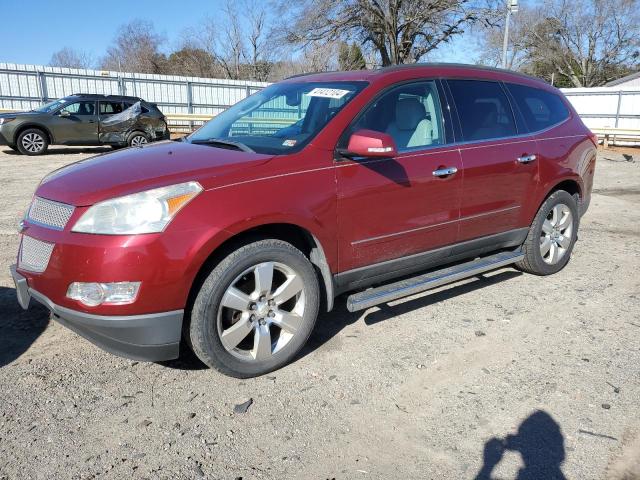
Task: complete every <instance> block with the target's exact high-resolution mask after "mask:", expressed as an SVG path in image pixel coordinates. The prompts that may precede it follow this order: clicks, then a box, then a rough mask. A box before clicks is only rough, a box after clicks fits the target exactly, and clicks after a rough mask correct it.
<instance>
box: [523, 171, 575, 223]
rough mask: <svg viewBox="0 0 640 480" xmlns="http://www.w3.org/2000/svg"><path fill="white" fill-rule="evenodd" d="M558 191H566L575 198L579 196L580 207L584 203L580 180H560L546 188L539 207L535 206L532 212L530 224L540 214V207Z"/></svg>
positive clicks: (570, 178)
mask: <svg viewBox="0 0 640 480" xmlns="http://www.w3.org/2000/svg"><path fill="white" fill-rule="evenodd" d="M558 190H564V191H565V192H567V193H569V194H570V195H571V196H573V197H576V196H577V197H578V198H577V199H576V203H578V206H579V203H580V202H581V201H582V198H583V188H582V186H581V185H580V182H579V180H578V178H574V177H568V178H563V179H560V180H558V181H556V182H555V183H552V184H551V185H548V186H547V187H546V188H545V190H544V195H543V196H542V197H541V198H540V200H539V201H538V203H537V205H536V206H535V210H533V212H531V215H530V216H529V224H531V223H532V222H533V219H534V218H535V216H536V214H537V213H538V210H540V207H541V206H542V204H543V203H544V202H545V201H546V200H547V198H549V197H550V196H551V195H553V194H554V193H555V192H557V191H558Z"/></svg>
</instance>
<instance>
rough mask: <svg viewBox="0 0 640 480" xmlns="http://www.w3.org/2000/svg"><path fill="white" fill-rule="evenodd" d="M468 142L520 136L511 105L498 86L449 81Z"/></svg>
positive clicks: (494, 83)
mask: <svg viewBox="0 0 640 480" xmlns="http://www.w3.org/2000/svg"><path fill="white" fill-rule="evenodd" d="M448 84H449V88H450V90H451V93H452V95H453V99H454V102H455V104H456V109H457V110H458V116H459V118H460V124H461V127H462V136H463V138H464V140H465V141H474V140H489V139H491V138H501V137H508V136H511V135H515V134H516V124H515V120H514V118H513V113H512V111H511V105H510V104H509V100H508V99H507V96H506V95H505V93H504V91H503V90H502V87H501V86H500V84H499V83H496V82H487V81H480V80H449V81H448Z"/></svg>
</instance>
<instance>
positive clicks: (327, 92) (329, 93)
mask: <svg viewBox="0 0 640 480" xmlns="http://www.w3.org/2000/svg"><path fill="white" fill-rule="evenodd" d="M347 93H349V90H341V89H339V88H314V89H313V90H311V91H310V92H309V93H307V95H308V96H310V97H324V98H342V97H344V96H345V95H346V94H347Z"/></svg>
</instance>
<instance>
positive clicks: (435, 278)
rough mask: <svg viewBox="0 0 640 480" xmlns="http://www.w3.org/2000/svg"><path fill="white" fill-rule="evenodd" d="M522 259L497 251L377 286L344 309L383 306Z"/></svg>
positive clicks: (519, 253) (354, 297)
mask: <svg viewBox="0 0 640 480" xmlns="http://www.w3.org/2000/svg"><path fill="white" fill-rule="evenodd" d="M523 258H524V254H523V253H522V251H520V250H517V251H515V252H501V253H496V254H495V255H489V256H486V257H480V258H476V259H474V260H471V261H469V262H465V263H460V264H458V265H454V266H453V267H447V268H443V269H440V270H434V271H432V272H429V273H425V274H423V275H419V276H417V277H413V278H408V279H406V280H400V281H398V282H394V283H389V284H387V285H382V286H380V287H376V288H371V289H369V290H365V291H363V292H359V293H354V294H353V295H350V296H349V297H348V298H347V309H348V310H349V311H350V312H357V311H358V310H364V309H365V308H369V307H373V306H374V305H380V304H381V303H387V302H390V301H392V300H397V299H399V298H403V297H408V296H410V295H415V294H416V293H420V292H424V291H426V290H431V289H432V288H436V287H440V286H442V285H446V284H447V283H453V282H457V281H458V280H462V279H465V278H468V277H473V276H474V275H478V274H480V273H483V272H488V271H489V270H495V269H496V268H500V267H504V266H505V265H510V264H512V263H515V262H518V261H520V260H522V259H523Z"/></svg>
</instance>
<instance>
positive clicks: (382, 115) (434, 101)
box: [345, 81, 445, 151]
mask: <svg viewBox="0 0 640 480" xmlns="http://www.w3.org/2000/svg"><path fill="white" fill-rule="evenodd" d="M361 129H367V130H375V131H378V132H384V133H387V134H389V135H391V137H392V138H393V140H394V141H395V143H396V146H397V148H398V150H399V151H403V150H411V149H419V148H424V147H427V146H432V145H441V144H443V143H445V140H444V128H443V122H442V110H441V108H440V100H439V97H438V89H437V87H436V83H435V81H427V82H419V83H411V84H407V85H401V86H399V87H396V88H394V89H392V90H390V91H388V92H387V93H385V94H383V95H382V96H380V97H379V98H378V99H377V100H376V101H375V102H374V103H373V104H372V105H370V106H369V107H368V108H367V110H366V111H365V112H364V113H363V114H362V115H361V116H360V117H359V118H358V120H356V122H355V123H354V124H353V125H352V126H351V128H350V129H349V134H351V133H353V132H355V131H356V130H361ZM345 140H346V139H345Z"/></svg>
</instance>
